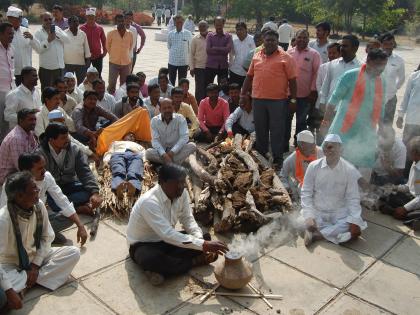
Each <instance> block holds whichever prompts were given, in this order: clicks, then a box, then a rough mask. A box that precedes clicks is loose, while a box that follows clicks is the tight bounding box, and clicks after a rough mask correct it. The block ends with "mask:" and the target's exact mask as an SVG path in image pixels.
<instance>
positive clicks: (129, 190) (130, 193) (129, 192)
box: [126, 182, 137, 198]
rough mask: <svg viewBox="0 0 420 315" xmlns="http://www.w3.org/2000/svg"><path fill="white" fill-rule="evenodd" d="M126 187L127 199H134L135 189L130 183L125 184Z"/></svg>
mask: <svg viewBox="0 0 420 315" xmlns="http://www.w3.org/2000/svg"><path fill="white" fill-rule="evenodd" d="M126 187H127V197H128V198H132V197H134V195H135V194H136V191H137V189H136V187H134V185H133V184H132V183H130V182H127V184H126Z"/></svg>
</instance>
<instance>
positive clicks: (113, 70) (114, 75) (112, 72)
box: [108, 63, 131, 94]
mask: <svg viewBox="0 0 420 315" xmlns="http://www.w3.org/2000/svg"><path fill="white" fill-rule="evenodd" d="M130 73H131V63H130V64H128V65H116V64H114V63H109V76H108V92H109V93H110V94H114V93H115V88H116V86H117V79H118V76H119V77H120V86H121V85H123V84H124V83H125V80H126V79H127V76H128V75H129V74H130Z"/></svg>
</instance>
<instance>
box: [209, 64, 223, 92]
mask: <svg viewBox="0 0 420 315" xmlns="http://www.w3.org/2000/svg"><path fill="white" fill-rule="evenodd" d="M216 76H217V84H220V81H221V79H222V78H227V77H228V69H213V68H206V88H207V85H209V84H210V83H213V81H214V78H215V77H216Z"/></svg>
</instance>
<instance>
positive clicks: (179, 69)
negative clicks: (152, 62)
mask: <svg viewBox="0 0 420 315" xmlns="http://www.w3.org/2000/svg"><path fill="white" fill-rule="evenodd" d="M168 71H169V81H170V82H171V84H172V85H173V86H176V85H175V82H176V75H177V73H178V83H179V80H181V79H184V78H186V77H187V72H188V65H185V66H174V65H171V64H169V63H168Z"/></svg>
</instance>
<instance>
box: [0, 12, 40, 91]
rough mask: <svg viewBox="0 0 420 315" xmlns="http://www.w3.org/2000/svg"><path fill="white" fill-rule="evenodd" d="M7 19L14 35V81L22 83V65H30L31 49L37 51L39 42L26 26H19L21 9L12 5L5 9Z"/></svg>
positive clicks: (17, 83)
mask: <svg viewBox="0 0 420 315" xmlns="http://www.w3.org/2000/svg"><path fill="white" fill-rule="evenodd" d="M6 15H7V20H8V21H9V22H10V23H11V24H12V25H13V29H14V31H15V35H14V36H13V42H12V47H13V50H14V65H15V83H16V86H19V85H20V84H21V83H22V76H21V72H22V69H23V68H24V67H31V66H32V49H35V50H36V51H39V48H40V47H39V42H38V40H36V39H35V38H34V37H33V36H32V34H31V33H30V32H29V30H28V29H27V28H26V27H23V26H21V20H22V10H21V9H19V8H16V7H14V6H10V7H9V8H8V9H7V14H6Z"/></svg>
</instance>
